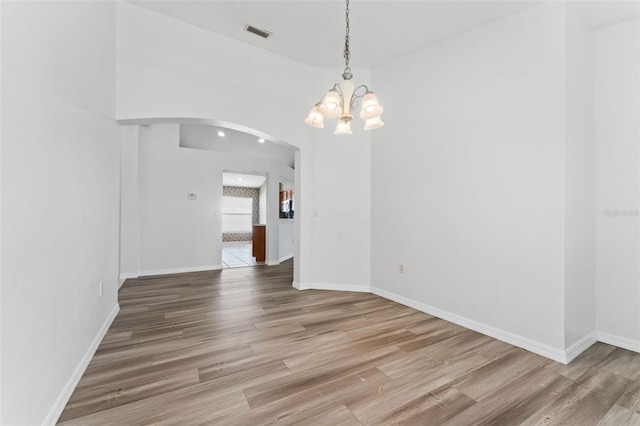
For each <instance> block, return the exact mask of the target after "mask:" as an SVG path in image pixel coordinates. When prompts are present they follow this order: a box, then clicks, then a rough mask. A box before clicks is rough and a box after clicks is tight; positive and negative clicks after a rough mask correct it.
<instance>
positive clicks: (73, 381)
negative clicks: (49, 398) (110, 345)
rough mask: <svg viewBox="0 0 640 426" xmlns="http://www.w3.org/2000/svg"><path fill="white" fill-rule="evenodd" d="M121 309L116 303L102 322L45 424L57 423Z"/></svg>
mask: <svg viewBox="0 0 640 426" xmlns="http://www.w3.org/2000/svg"><path fill="white" fill-rule="evenodd" d="M119 311H120V305H118V304H117V303H116V305H115V306H114V307H113V310H112V311H111V313H110V314H109V316H108V317H107V319H106V320H105V321H104V323H103V324H102V327H100V330H98V334H96V337H95V338H94V339H93V341H92V342H91V345H89V348H88V349H87V351H86V352H85V353H84V356H83V357H82V359H81V360H80V363H79V364H78V366H77V367H76V369H75V370H74V372H73V374H72V375H71V377H69V380H67V384H66V385H65V386H64V388H62V392H60V395H59V396H58V398H57V399H56V402H55V403H54V404H53V407H51V409H50V410H49V414H47V417H46V418H45V420H44V422H43V424H44V425H55V424H56V422H57V421H58V419H59V418H60V415H61V414H62V411H63V410H64V407H65V406H66V405H67V402H69V398H71V394H73V391H74V390H75V388H76V386H78V382H79V381H80V379H81V378H82V375H83V374H84V371H85V370H86V369H87V366H88V365H89V362H91V358H93V355H94V354H95V353H96V351H97V350H98V346H100V343H101V342H102V339H103V338H104V336H105V334H107V331H109V327H111V323H113V320H114V319H115V318H116V315H118V312H119Z"/></svg>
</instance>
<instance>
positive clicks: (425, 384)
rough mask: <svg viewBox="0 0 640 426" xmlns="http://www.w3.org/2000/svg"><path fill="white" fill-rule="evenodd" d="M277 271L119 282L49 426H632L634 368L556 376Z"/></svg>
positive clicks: (550, 369) (438, 323)
mask: <svg viewBox="0 0 640 426" xmlns="http://www.w3.org/2000/svg"><path fill="white" fill-rule="evenodd" d="M291 281H292V263H291V262H287V263H285V264H283V265H280V266H271V267H267V266H259V267H253V268H244V269H227V270H223V271H215V272H202V273H192V274H181V275H171V276H158V277H149V278H141V279H138V280H128V281H127V283H126V284H125V285H124V287H123V288H122V290H121V291H120V306H121V311H120V313H119V314H118V316H117V318H116V320H115V322H114V323H113V325H112V327H111V329H110V330H109V332H108V334H107V335H106V337H105V339H104V341H103V342H102V344H101V345H100V347H99V349H98V351H97V352H96V354H95V357H94V358H93V360H92V361H91V364H90V365H89V367H88V369H87V371H86V372H85V374H84V376H83V377H82V380H81V381H80V383H79V385H78V387H77V388H76V390H75V392H74V393H73V396H72V397H71V400H70V401H69V403H68V404H67V407H66V408H65V410H64V412H63V414H62V417H61V418H60V422H61V423H62V424H65V425H109V424H111V425H142V424H151V423H162V424H176V425H203V424H216V425H218V424H219V425H257V424H271V423H278V424H302V425H342V424H345V425H359V424H420V425H436V424H447V425H479V424H487V425H515V424H554V425H566V424H576V425H591V424H598V423H600V424H610V425H625V424H640V355H639V354H635V353H633V352H629V351H626V350H623V349H618V348H614V347H613V346H608V345H605V344H600V343H598V344H596V345H594V346H592V347H591V348H590V349H589V350H587V351H586V352H585V353H584V354H582V355H581V356H580V357H579V358H578V359H576V360H575V361H574V362H573V363H571V364H570V365H568V366H564V365H562V364H558V363H555V362H552V361H549V360H547V359H545V358H543V357H540V356H538V355H535V354H532V353H530V352H527V351H524V350H522V349H519V348H516V347H514V346H511V345H508V344H506V343H503V342H500V341H497V340H495V339H491V338H489V337H486V336H484V335H482V334H479V333H476V332H473V331H470V330H467V329H464V328H462V327H459V326H456V325H453V324H451V323H448V322H446V321H443V320H440V319H438V318H434V317H432V316H429V315H427V314H424V313H421V312H418V311H415V310H413V309H411V308H407V307H405V306H402V305H399V304H397V303H394V302H391V301H388V300H386V299H383V298H381V297H378V296H375V295H371V294H362V293H344V292H333V291H311V290H309V291H303V292H300V291H297V290H295V289H293V288H292V287H291Z"/></svg>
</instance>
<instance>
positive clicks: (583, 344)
mask: <svg viewBox="0 0 640 426" xmlns="http://www.w3.org/2000/svg"><path fill="white" fill-rule="evenodd" d="M597 342H598V336H597V334H596V332H595V331H594V332H593V333H590V334H587V335H586V336H584V337H583V338H582V339H580V340H578V341H577V342H576V343H574V344H573V345H571V346H569V347H568V348H567V350H566V351H565V357H566V362H565V364H568V363H570V362H571V361H573V360H574V359H575V358H576V357H577V356H578V355H580V354H581V353H582V352H584V351H586V350H587V349H589V348H590V347H591V345H593V344H594V343H597Z"/></svg>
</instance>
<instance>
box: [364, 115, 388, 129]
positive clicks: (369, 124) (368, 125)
mask: <svg viewBox="0 0 640 426" xmlns="http://www.w3.org/2000/svg"><path fill="white" fill-rule="evenodd" d="M382 126H384V123H383V122H382V120H381V119H380V117H374V118H369V119H368V120H367V121H365V122H364V129H365V130H373V129H378V128H380V127H382Z"/></svg>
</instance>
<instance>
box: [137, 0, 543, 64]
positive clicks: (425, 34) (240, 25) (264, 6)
mask: <svg viewBox="0 0 640 426" xmlns="http://www.w3.org/2000/svg"><path fill="white" fill-rule="evenodd" d="M133 3H136V4H138V5H140V6H143V7H145V8H147V9H151V10H155V11H157V12H160V13H162V14H165V15H168V16H171V17H173V18H176V19H179V20H182V21H185V22H188V23H191V24H193V25H197V26H199V27H202V28H205V29H209V30H212V31H215V32H217V33H221V34H224V35H226V36H228V37H232V38H235V39H238V40H241V41H244V42H246V43H249V44H252V45H254V46H257V47H260V48H263V49H265V50H269V51H271V52H273V53H276V54H279V55H282V56H285V57H288V58H291V59H294V60H297V61H299V62H302V63H306V64H309V65H314V66H338V67H342V66H344V59H343V58H342V52H343V47H344V30H345V16H344V12H345V10H344V9H345V3H344V1H341V0H328V1H309V0H297V1H267V0H262V1H241V0H235V1H215V0H213V1H212V0H208V1H207V0H199V1H192V0H169V1H134V2H133ZM534 3H536V2H534V1H520V0H509V1H482V0H467V1H454V0H440V1H429V0H422V1H421V0H417V1H416V0H413V1H403V0H376V1H365V0H351V2H350V10H351V12H350V21H351V66H352V67H355V68H357V67H372V66H374V65H377V64H381V63H384V62H387V61H390V60H393V59H395V58H398V57H401V56H404V55H406V54H408V53H410V52H413V51H415V50H418V49H420V48H422V47H425V46H428V45H431V44H434V43H437V42H438V41H441V40H444V39H446V38H449V37H452V36H454V35H456V34H460V33H462V32H465V31H468V30H470V29H472V28H474V27H477V26H480V25H483V24H486V23H488V22H491V21H494V20H496V19H499V18H501V17H504V16H506V15H509V14H512V13H515V12H517V11H519V10H521V9H524V8H526V7H529V6H531V5H533V4H534ZM247 24H250V25H253V26H255V27H258V28H261V29H265V30H268V31H270V32H272V33H273V35H272V36H271V37H269V38H268V39H266V40H265V39H262V38H260V37H258V36H256V35H254V34H251V33H248V32H246V31H244V28H245V26H246V25H247Z"/></svg>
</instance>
